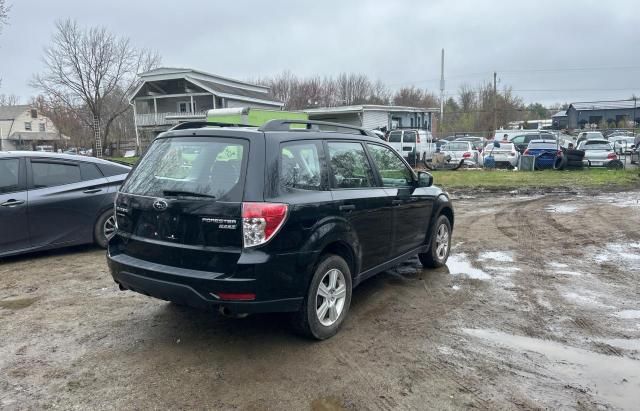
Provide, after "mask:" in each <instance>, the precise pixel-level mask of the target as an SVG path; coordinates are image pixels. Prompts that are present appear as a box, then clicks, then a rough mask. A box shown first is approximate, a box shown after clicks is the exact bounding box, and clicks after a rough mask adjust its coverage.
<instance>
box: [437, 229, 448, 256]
mask: <svg viewBox="0 0 640 411" xmlns="http://www.w3.org/2000/svg"><path fill="white" fill-rule="evenodd" d="M448 250H449V229H448V228H447V226H446V224H440V226H439V227H438V231H437V232H436V257H437V258H438V260H441V261H442V260H444V258H445V257H446V256H447V252H448Z"/></svg>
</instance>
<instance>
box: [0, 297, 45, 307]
mask: <svg viewBox="0 0 640 411" xmlns="http://www.w3.org/2000/svg"><path fill="white" fill-rule="evenodd" d="M36 301H38V297H33V298H15V299H12V300H0V308H6V309H7V310H21V309H23V308H27V307H29V306H30V305H31V304H33V303H35V302H36Z"/></svg>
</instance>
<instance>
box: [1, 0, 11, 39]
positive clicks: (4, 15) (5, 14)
mask: <svg viewBox="0 0 640 411" xmlns="http://www.w3.org/2000/svg"><path fill="white" fill-rule="evenodd" d="M9 10H11V6H8V5H7V2H6V0H0V33H1V32H2V28H3V27H4V26H5V25H6V24H7V22H8V20H9Z"/></svg>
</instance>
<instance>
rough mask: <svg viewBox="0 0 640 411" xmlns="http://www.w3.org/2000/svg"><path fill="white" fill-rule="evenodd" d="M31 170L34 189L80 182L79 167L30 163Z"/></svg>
mask: <svg viewBox="0 0 640 411" xmlns="http://www.w3.org/2000/svg"><path fill="white" fill-rule="evenodd" d="M31 169H32V171H33V186H34V187H35V188H45V187H55V186H61V185H65V184H72V183H77V182H80V181H81V180H82V178H81V177H80V167H79V166H77V165H75V164H63V163H47V162H31Z"/></svg>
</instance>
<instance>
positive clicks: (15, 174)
mask: <svg viewBox="0 0 640 411" xmlns="http://www.w3.org/2000/svg"><path fill="white" fill-rule="evenodd" d="M19 177H20V159H17V158H3V159H0V194H6V193H13V192H15V191H20V189H21V187H20V178H19Z"/></svg>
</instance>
